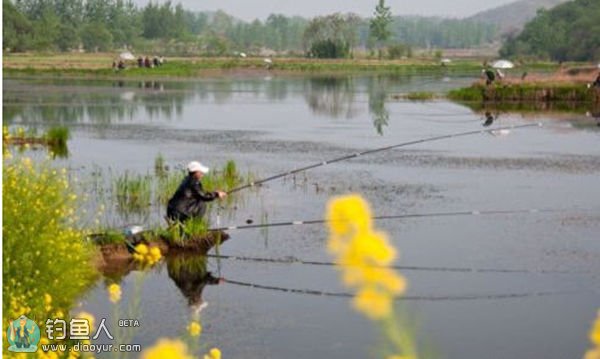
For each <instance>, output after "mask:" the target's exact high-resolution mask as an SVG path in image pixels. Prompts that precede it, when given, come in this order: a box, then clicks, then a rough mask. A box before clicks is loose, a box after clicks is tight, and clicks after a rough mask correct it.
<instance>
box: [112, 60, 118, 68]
mask: <svg viewBox="0 0 600 359" xmlns="http://www.w3.org/2000/svg"><path fill="white" fill-rule="evenodd" d="M112 68H113V70H115V69H116V68H117V62H116V61H113V63H112Z"/></svg>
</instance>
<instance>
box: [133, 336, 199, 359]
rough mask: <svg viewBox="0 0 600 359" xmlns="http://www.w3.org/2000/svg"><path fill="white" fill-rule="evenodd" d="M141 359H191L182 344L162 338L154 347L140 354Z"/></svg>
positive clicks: (178, 341) (175, 340)
mask: <svg viewBox="0 0 600 359" xmlns="http://www.w3.org/2000/svg"><path fill="white" fill-rule="evenodd" d="M141 358H142V359H164V358H169V359H192V358H193V356H192V355H190V353H189V352H188V349H187V346H186V345H185V343H184V342H182V341H180V340H177V339H167V338H162V339H160V340H159V341H158V343H156V344H155V345H154V346H152V347H150V348H148V349H146V350H144V351H143V352H142V356H141Z"/></svg>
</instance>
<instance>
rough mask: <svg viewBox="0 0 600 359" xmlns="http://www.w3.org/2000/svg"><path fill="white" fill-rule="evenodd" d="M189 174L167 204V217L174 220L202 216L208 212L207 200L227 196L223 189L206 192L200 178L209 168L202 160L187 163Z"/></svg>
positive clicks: (180, 220)
mask: <svg viewBox="0 0 600 359" xmlns="http://www.w3.org/2000/svg"><path fill="white" fill-rule="evenodd" d="M187 170H188V175H187V176H186V177H185V178H184V180H183V181H182V182H181V184H180V185H179V188H177V191H175V194H173V197H171V199H170V200H169V203H168V205H167V218H168V219H169V220H170V221H174V222H185V221H187V220H188V219H190V218H202V217H203V216H204V213H206V202H211V201H214V200H215V199H217V198H219V199H222V198H225V197H227V193H225V192H223V191H216V192H205V191H204V189H203V188H202V183H201V182H200V180H201V179H202V177H203V176H204V175H205V174H207V173H208V170H209V168H208V167H206V166H203V165H202V164H201V163H200V162H196V161H192V162H190V163H189V164H188V165H187Z"/></svg>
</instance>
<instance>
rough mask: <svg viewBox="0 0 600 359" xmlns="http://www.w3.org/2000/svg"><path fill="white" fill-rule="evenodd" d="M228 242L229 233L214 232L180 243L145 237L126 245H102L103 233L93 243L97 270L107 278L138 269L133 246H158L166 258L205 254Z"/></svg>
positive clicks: (128, 240) (133, 238) (141, 236)
mask: <svg viewBox="0 0 600 359" xmlns="http://www.w3.org/2000/svg"><path fill="white" fill-rule="evenodd" d="M228 239H229V234H227V233H225V232H222V231H215V232H209V233H207V234H206V235H204V236H200V237H195V238H191V239H188V240H185V241H182V242H179V243H175V242H174V241H173V240H170V239H167V238H164V237H158V238H153V239H151V240H149V239H146V238H144V236H143V235H136V236H133V237H132V238H129V239H127V242H125V241H123V242H116V243H103V242H102V240H103V237H102V235H101V234H99V235H95V236H94V238H92V242H93V243H95V244H96V246H97V248H98V256H97V257H96V260H95V265H96V267H97V268H98V270H99V271H100V272H102V273H104V274H105V275H108V276H111V275H116V276H122V275H124V274H126V273H128V272H130V271H131V270H133V269H135V268H137V267H138V264H137V263H136V262H135V261H134V259H133V251H134V250H133V247H134V246H135V245H138V244H140V243H143V244H146V245H147V246H148V247H150V248H152V247H158V248H159V249H160V252H161V254H162V255H163V256H165V257H166V256H171V255H180V254H193V255H206V253H208V251H209V250H210V249H211V248H213V247H214V246H216V245H220V244H221V243H223V242H225V241H227V240H228Z"/></svg>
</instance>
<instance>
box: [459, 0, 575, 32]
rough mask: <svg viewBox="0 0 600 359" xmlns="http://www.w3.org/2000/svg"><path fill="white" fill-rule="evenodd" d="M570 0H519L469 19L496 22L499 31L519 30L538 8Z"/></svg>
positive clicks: (550, 6) (547, 7) (549, 6)
mask: <svg viewBox="0 0 600 359" xmlns="http://www.w3.org/2000/svg"><path fill="white" fill-rule="evenodd" d="M567 1H568V0H519V1H515V2H512V3H509V4H506V5H502V6H498V7H496V8H493V9H489V10H485V11H482V12H479V13H477V14H475V15H473V16H471V17H468V18H467V19H468V20H473V21H479V22H483V23H488V24H496V25H498V27H499V30H500V31H499V33H500V34H504V33H510V32H514V31H519V30H521V29H522V28H523V26H524V25H525V23H526V22H527V21H529V20H531V19H533V18H534V17H535V14H536V12H537V10H538V9H540V8H546V9H550V8H552V7H554V6H556V5H559V4H562V3H564V2H567Z"/></svg>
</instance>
